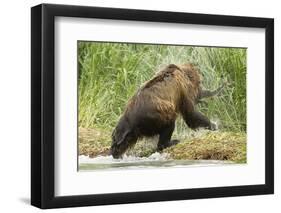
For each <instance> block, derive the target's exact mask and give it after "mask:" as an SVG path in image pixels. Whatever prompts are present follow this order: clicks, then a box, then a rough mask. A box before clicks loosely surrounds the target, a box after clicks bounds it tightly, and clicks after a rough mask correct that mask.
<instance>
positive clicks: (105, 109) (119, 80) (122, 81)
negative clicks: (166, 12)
mask: <svg viewBox="0 0 281 213" xmlns="http://www.w3.org/2000/svg"><path fill="white" fill-rule="evenodd" d="M186 62H191V63H194V64H196V65H197V66H198V67H199V68H200V70H201V73H202V75H203V82H202V84H203V87H204V88H207V89H215V88H217V87H218V86H220V85H221V84H222V82H223V81H224V80H225V79H227V81H228V83H229V86H228V87H226V88H225V89H224V91H223V92H222V93H221V95H219V96H218V97H214V98H212V99H210V100H208V101H207V105H203V104H202V105H198V108H199V110H200V111H201V112H203V113H205V114H206V115H207V116H208V117H210V118H211V119H213V120H215V121H218V122H219V124H220V128H221V129H223V130H225V131H233V132H245V131H246V49H241V48H209V47H191V46H167V45H142V44H121V43H96V42H79V43H78V66H79V126H80V127H84V128H99V129H104V130H106V131H112V129H113V128H114V127H115V125H116V123H117V121H118V119H119V117H120V115H121V114H122V112H123V110H124V107H125V105H126V103H127V101H128V99H129V98H130V97H131V96H132V95H133V94H134V93H135V92H136V90H137V89H138V88H139V87H140V86H141V85H142V84H143V83H144V82H145V81H146V80H149V79H150V78H151V77H152V76H153V75H154V74H155V72H157V71H158V70H159V69H160V68H161V67H164V66H166V65H167V64H170V63H173V64H180V63H186ZM188 131H189V130H188V128H187V126H186V125H185V123H184V122H183V121H182V119H178V121H177V124H176V129H175V132H174V135H176V136H178V137H182V136H184V135H186V134H188Z"/></svg>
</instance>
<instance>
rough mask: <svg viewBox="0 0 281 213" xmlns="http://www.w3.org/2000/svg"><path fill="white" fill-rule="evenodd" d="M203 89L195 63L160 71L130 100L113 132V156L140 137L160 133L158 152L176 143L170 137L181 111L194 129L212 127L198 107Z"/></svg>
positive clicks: (169, 67) (119, 153)
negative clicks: (197, 109) (196, 106)
mask: <svg viewBox="0 0 281 213" xmlns="http://www.w3.org/2000/svg"><path fill="white" fill-rule="evenodd" d="M200 92H201V87H200V74H199V71H198V69H197V68H196V67H195V66H193V65H192V64H183V65H179V66H177V65H174V64H170V65H168V66H167V67H165V68H164V69H163V70H161V71H160V72H158V73H157V74H156V75H155V76H154V77H153V78H152V79H151V80H149V81H147V82H146V83H145V84H144V85H143V86H142V87H141V88H140V89H139V90H138V91H137V92H136V94H135V95H134V96H133V97H132V98H131V99H130V100H129V102H128V104H127V106H126V109H125V112H124V114H123V115H122V116H121V118H120V120H119V122H118V124H117V126H116V128H115V130H114V131H113V134H112V147H111V150H112V155H113V157H115V158H119V157H120V156H122V154H123V153H124V152H125V151H126V150H127V148H128V147H129V146H132V145H134V144H135V143H136V142H137V140H138V138H141V137H150V136H154V135H159V142H158V150H159V151H161V150H162V149H164V148H166V147H168V146H171V145H174V144H176V143H177V142H178V141H171V140H170V139H171V136H172V133H173V131H174V127H175V121H176V119H177V117H178V115H179V114H180V115H182V117H183V119H184V120H185V122H186V124H187V125H188V126H189V127H190V128H192V129H196V128H198V127H205V128H208V129H213V127H214V126H213V124H212V123H211V122H210V120H209V119H208V118H207V117H206V116H204V115H203V114H201V113H200V112H197V111H196V110H195V104H196V103H197V102H198V97H200Z"/></svg>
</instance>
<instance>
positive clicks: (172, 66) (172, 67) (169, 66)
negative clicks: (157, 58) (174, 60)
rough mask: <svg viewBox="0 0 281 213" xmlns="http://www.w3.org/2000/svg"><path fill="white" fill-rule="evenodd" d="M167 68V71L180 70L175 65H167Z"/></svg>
mask: <svg viewBox="0 0 281 213" xmlns="http://www.w3.org/2000/svg"><path fill="white" fill-rule="evenodd" d="M167 68H168V69H178V70H180V68H179V67H178V66H177V65H175V64H169V65H168V66H167Z"/></svg>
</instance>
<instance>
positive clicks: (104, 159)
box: [79, 152, 169, 164]
mask: <svg viewBox="0 0 281 213" xmlns="http://www.w3.org/2000/svg"><path fill="white" fill-rule="evenodd" d="M168 159H169V155H168V154H167V153H159V152H155V153H153V154H152V155H150V156H148V157H136V156H132V155H124V156H123V158H122V159H114V158H113V157H112V155H109V156H97V157H95V158H90V157H88V156H85V155H80V156H79V164H91V163H93V164H97V163H99V164H109V163H112V164H114V163H136V162H150V161H164V160H168Z"/></svg>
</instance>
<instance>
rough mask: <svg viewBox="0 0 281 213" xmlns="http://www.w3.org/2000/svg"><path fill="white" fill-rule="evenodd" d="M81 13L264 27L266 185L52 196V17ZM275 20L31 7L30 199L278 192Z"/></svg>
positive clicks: (69, 201)
mask: <svg viewBox="0 0 281 213" xmlns="http://www.w3.org/2000/svg"><path fill="white" fill-rule="evenodd" d="M58 16H63V17H80V18H100V19H112V20H132V21H145V22H163V23H182V24H200V25H206V26H207V25H217V26H237V27H250V28H263V29H265V32H266V41H265V43H266V48H265V51H266V52H265V61H266V64H265V73H266V78H265V85H266V86H265V90H266V97H265V100H266V106H265V107H266V110H265V115H266V129H265V131H266V136H265V161H266V162H265V184H261V185H246V186H229V187H228V186H226V187H214V188H198V189H177V190H163V191H145V192H130V193H112V194H93V195H78V196H77V195H73V196H59V197H56V196H55V195H54V189H55V181H54V178H55V170H54V166H55V165H54V163H55V161H54V157H55V156H54V153H55V152H54V149H55V140H54V133H55V123H54V122H55V107H54V106H55V99H54V96H55V85H54V82H55V81H54V78H55V75H54V72H55V70H54V59H55V54H54V50H55V47H54V18H55V17H58ZM273 146H274V20H273V19H271V18H256V17H241V16H225V15H208V14H194V13H178V12H164V11H147V10H131V9H113V8H102V7H86V6H67V5H53V4H41V5H38V6H35V7H32V8H31V204H32V205H34V206H37V207H39V208H43V209H46V208H60V207H76V206H90V205H106V204H121V203H138V202H154V201H169V200H183V199H197V198H217V197H228V196H245V195H259V194H272V193H274V151H273Z"/></svg>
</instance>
